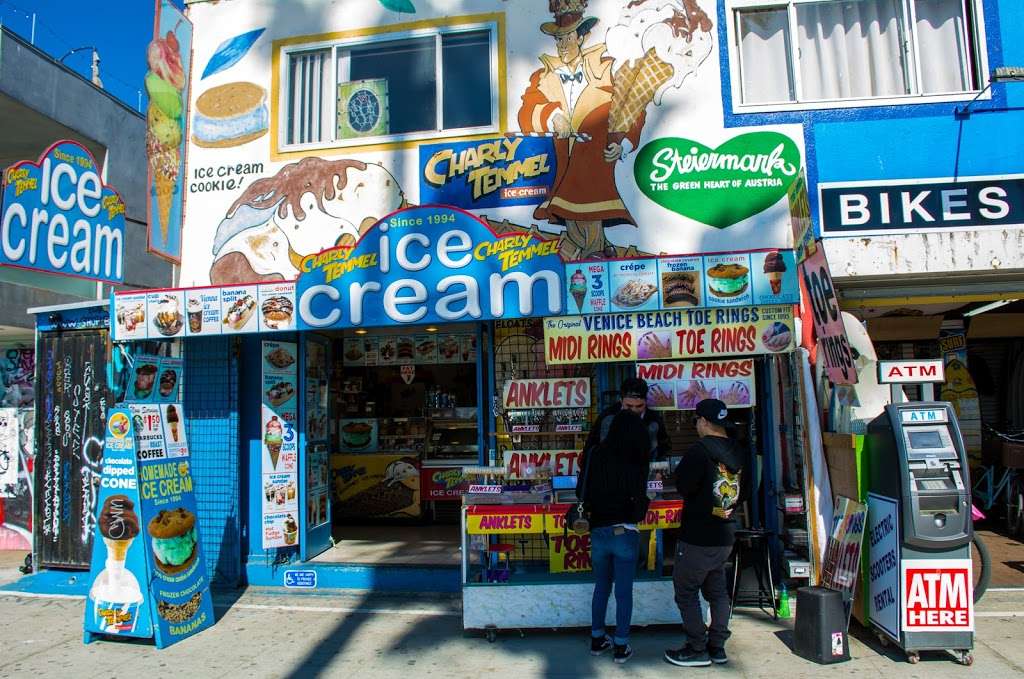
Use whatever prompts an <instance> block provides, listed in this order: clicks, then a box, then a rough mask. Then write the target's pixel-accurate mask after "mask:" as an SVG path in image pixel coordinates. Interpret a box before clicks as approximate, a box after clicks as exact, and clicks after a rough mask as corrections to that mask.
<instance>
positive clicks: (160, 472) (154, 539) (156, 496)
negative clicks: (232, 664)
mask: <svg viewBox="0 0 1024 679" xmlns="http://www.w3.org/2000/svg"><path fill="white" fill-rule="evenodd" d="M172 413H174V414H173V415H172ZM143 430H144V431H145V432H146V436H147V440H146V447H147V450H148V451H149V453H150V454H149V455H148V456H147V458H146V459H140V457H139V452H140V449H139V445H138V444H139V439H138V436H139V435H140V434H141V431H143ZM184 430H185V418H184V414H183V410H182V408H181V404H180V403H175V404H168V405H166V406H164V407H163V408H159V407H156V406H149V405H136V406H122V407H117V408H114V409H112V410H111V411H110V414H109V417H108V418H107V424H106V433H105V436H104V449H105V454H104V460H103V470H102V476H101V477H100V478H101V481H100V483H99V496H98V501H97V507H98V510H97V513H96V516H95V539H94V540H93V544H92V559H91V566H90V570H89V581H88V582H89V593H88V595H87V597H86V605H85V616H84V618H85V619H84V629H85V634H84V641H85V643H90V642H92V641H95V640H97V639H98V638H100V637H101V636H103V635H110V636H121V637H136V638H153V639H154V640H155V642H156V646H157V648H165V647H167V646H170V645H171V644H173V643H175V642H177V641H181V640H182V639H185V638H187V637H189V636H192V635H193V634H196V633H198V632H200V631H202V630H203V629H206V628H207V627H210V626H212V625H213V623H214V615H213V598H212V596H211V594H210V579H209V575H208V573H207V570H206V560H205V558H204V556H203V549H202V542H201V540H200V539H199V517H198V516H197V509H196V499H195V492H194V485H193V480H192V473H191V468H190V462H191V460H190V458H189V456H188V454H187V448H185V453H184V454H181V451H182V449H181V448H180V447H178V448H173V449H172V448H169V447H168V446H167V443H182V442H184ZM173 450H176V451H177V452H172V451H173Z"/></svg>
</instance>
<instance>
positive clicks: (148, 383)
mask: <svg viewBox="0 0 1024 679" xmlns="http://www.w3.org/2000/svg"><path fill="white" fill-rule="evenodd" d="M156 372H157V367H156V364H155V363H143V364H142V365H140V366H139V367H138V368H136V369H135V398H136V400H145V399H147V398H149V395H150V394H152V393H153V385H154V384H155V383H156Z"/></svg>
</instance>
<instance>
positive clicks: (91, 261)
mask: <svg viewBox="0 0 1024 679" xmlns="http://www.w3.org/2000/svg"><path fill="white" fill-rule="evenodd" d="M3 187H4V188H3V190H4V202H3V220H2V221H0V264H8V265H11V266H17V267H22V268H25V269H35V270H38V271H46V272H49V273H58V274H65V275H69V276H78V277H80V278H90V279H95V280H102V281H108V282H111V283H121V282H123V281H124V266H123V262H124V248H125V230H124V209H125V208H124V201H123V200H121V196H120V195H119V194H118V193H117V191H115V190H114V189H112V188H111V187H109V186H106V185H104V184H103V182H102V180H101V179H100V170H99V168H97V166H96V161H95V160H94V159H93V157H92V154H91V153H89V150H88V149H86V148H85V147H84V146H82V145H81V144H79V143H78V142H74V141H59V142H57V143H55V144H54V145H53V146H51V147H50V148H48V149H47V150H46V151H45V152H44V153H43V155H41V156H40V157H39V160H38V161H36V162H32V161H30V160H23V161H21V162H20V163H16V164H15V165H12V166H11V167H9V168H7V170H5V171H4V183H3Z"/></svg>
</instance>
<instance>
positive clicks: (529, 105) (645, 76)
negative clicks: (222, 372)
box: [181, 0, 804, 285]
mask: <svg viewBox="0 0 1024 679" xmlns="http://www.w3.org/2000/svg"><path fill="white" fill-rule="evenodd" d="M386 4H388V3H384V4H381V3H378V2H372V1H371V0H357V1H353V2H346V3H331V2H328V1H327V0H311V1H306V2H298V1H297V0H277V1H271V0H226V1H224V2H219V3H199V4H193V5H190V7H189V10H188V14H189V18H190V19H191V21H192V22H193V24H194V26H195V35H194V42H193V55H192V56H193V58H192V88H191V102H190V109H189V113H188V115H189V116H190V121H189V125H190V127H189V129H190V135H189V140H188V143H189V150H188V167H187V182H186V189H187V196H186V211H185V232H184V251H183V262H182V276H181V284H182V285H205V284H217V285H226V284H233V283H240V282H269V281H276V280H291V279H293V278H295V277H296V276H297V275H298V272H299V267H300V266H301V261H302V257H303V256H306V255H309V254H313V253H316V252H319V251H320V250H322V249H325V248H328V247H332V246H334V245H337V244H347V243H348V244H350V243H354V242H355V241H356V240H357V239H358V238H359V237H360V236H361V235H362V234H363V233H364V232H365V231H366V230H367V229H368V228H369V227H370V226H371V225H372V224H373V223H374V222H375V221H377V220H378V219H380V218H381V217H383V216H385V215H387V214H389V213H391V212H393V211H395V210H397V209H399V208H401V207H403V206H407V205H417V204H428V203H438V202H441V203H446V204H452V205H456V206H458V207H462V208H465V209H468V210H471V211H473V212H474V213H476V214H477V215H478V216H482V217H485V218H486V219H488V220H490V221H491V222H493V223H494V226H495V228H496V229H497V230H499V231H517V230H531V229H537V230H539V231H541V232H544V233H550V234H558V235H560V236H562V240H561V246H560V251H561V254H562V256H563V257H565V258H566V259H590V258H595V257H608V256H619V257H621V256H631V255H634V254H640V253H650V254H661V253H666V254H687V253H696V252H720V251H734V250H747V249H760V248H784V247H790V246H791V238H790V236H789V213H788V204H787V199H786V191H787V189H788V188H789V186H790V185H791V184H792V183H793V181H794V180H795V179H796V177H797V176H798V174H799V172H800V170H801V167H802V166H803V165H804V159H803V154H804V151H803V134H802V130H801V127H800V126H798V125H788V126H767V127H765V126H761V127H757V128H749V129H745V128H730V129H726V128H725V126H724V123H723V119H724V114H723V109H722V93H721V88H722V84H721V78H720V72H719V63H720V51H721V50H722V49H724V47H723V46H722V45H720V44H719V40H718V35H719V32H718V27H717V26H716V22H717V14H716V10H715V3H714V2H712V1H711V0H589V1H588V0H550V1H545V0H517V2H516V3H515V5H516V6H515V10H514V11H513V9H512V8H511V3H509V2H504V1H500V0H465V1H463V2H459V3H451V2H440V1H437V0H435V1H431V2H428V1H426V0H421V1H419V2H415V3H412V4H411V5H408V6H405V5H403V6H405V9H406V11H405V12H396V11H391V10H389V9H386V8H385V5H386ZM342 5H343V6H344V8H342ZM410 8H412V9H415V10H416V11H415V12H409V11H408V10H409V9H410ZM453 8H457V9H453ZM455 11H457V12H458V14H452V12H455Z"/></svg>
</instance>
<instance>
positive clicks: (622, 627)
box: [590, 526, 640, 646]
mask: <svg viewBox="0 0 1024 679" xmlns="http://www.w3.org/2000/svg"><path fill="white" fill-rule="evenodd" d="M615 531H622V533H621V534H619V535H616V534H615ZM639 546H640V534H639V533H638V532H637V531H635V530H626V529H624V528H615V527H613V526H602V527H600V528H594V529H592V530H591V531H590V561H591V564H592V565H593V569H594V580H595V582H594V598H593V600H592V601H591V608H590V613H591V618H590V620H591V625H590V632H591V635H592V636H593V637H594V638H595V639H599V638H601V637H603V636H604V634H605V631H604V621H605V616H606V615H607V613H608V597H609V595H611V593H612V584H614V585H615V637H614V641H615V643H616V644H618V645H620V646H623V645H625V644H626V643H627V642H629V623H630V620H632V618H633V578H634V577H635V576H636V564H637V556H638V550H639Z"/></svg>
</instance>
